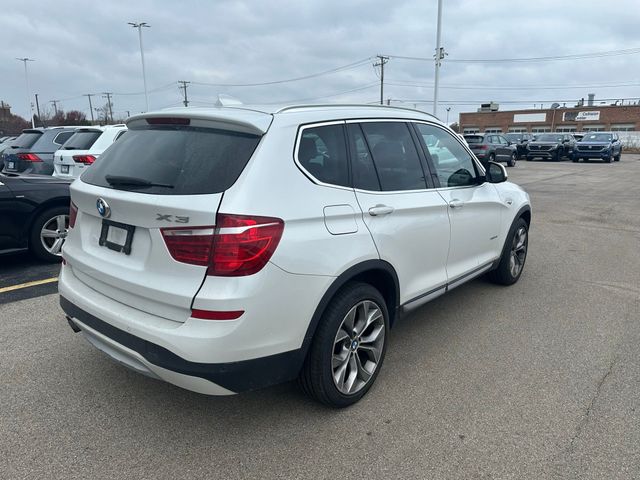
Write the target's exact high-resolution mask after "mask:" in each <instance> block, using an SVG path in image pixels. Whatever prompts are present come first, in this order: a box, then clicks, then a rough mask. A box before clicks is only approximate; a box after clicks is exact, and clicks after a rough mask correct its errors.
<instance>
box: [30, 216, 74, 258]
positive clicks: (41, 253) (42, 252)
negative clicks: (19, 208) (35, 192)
mask: <svg viewBox="0 0 640 480" xmlns="http://www.w3.org/2000/svg"><path fill="white" fill-rule="evenodd" d="M60 215H66V216H67V221H68V217H69V207H53V208H49V209H48V210H45V211H44V212H42V213H41V214H40V215H38V216H37V217H36V219H35V220H34V221H33V224H32V225H31V229H30V230H29V249H30V250H31V253H33V254H34V255H35V256H36V257H38V258H39V259H40V260H43V261H45V262H49V263H54V262H59V261H61V260H62V256H61V255H54V254H52V253H50V252H48V251H47V249H46V248H45V247H44V245H43V244H42V241H41V238H40V233H41V231H42V228H43V227H44V226H45V224H47V223H48V222H50V221H51V220H52V219H54V218H56V217H58V216H60Z"/></svg>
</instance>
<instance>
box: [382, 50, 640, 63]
mask: <svg viewBox="0 0 640 480" xmlns="http://www.w3.org/2000/svg"><path fill="white" fill-rule="evenodd" d="M638 53H640V48H626V49H622V50H607V51H604V52H592V53H578V54H573V55H552V56H547V57H526V58H448V59H447V62H448V63H525V62H548V61H557V60H582V59H586V58H601V57H615V56H619V55H635V54H638ZM387 56H388V57H389V58H392V59H398V60H416V61H421V62H433V58H426V57H408V56H403V55H387Z"/></svg>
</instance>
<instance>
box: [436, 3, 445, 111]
mask: <svg viewBox="0 0 640 480" xmlns="http://www.w3.org/2000/svg"><path fill="white" fill-rule="evenodd" d="M441 39H442V0H438V23H437V26H436V54H435V55H434V56H433V58H434V59H435V61H436V71H435V75H434V79H433V80H434V81H433V114H434V115H435V116H436V117H437V116H438V86H439V84H440V65H441V63H442V60H443V59H444V57H445V55H446V52H445V51H444V47H443V46H442V44H441Z"/></svg>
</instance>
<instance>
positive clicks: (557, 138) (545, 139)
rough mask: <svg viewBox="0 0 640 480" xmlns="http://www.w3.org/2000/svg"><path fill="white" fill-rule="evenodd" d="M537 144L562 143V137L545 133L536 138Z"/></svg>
mask: <svg viewBox="0 0 640 480" xmlns="http://www.w3.org/2000/svg"><path fill="white" fill-rule="evenodd" d="M536 142H557V143H560V142H562V135H557V134H555V133H543V134H541V135H538V137H537V138H536Z"/></svg>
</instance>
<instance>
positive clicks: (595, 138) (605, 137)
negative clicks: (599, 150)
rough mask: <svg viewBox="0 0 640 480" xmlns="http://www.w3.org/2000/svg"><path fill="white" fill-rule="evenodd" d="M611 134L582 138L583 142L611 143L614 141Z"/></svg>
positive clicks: (589, 134) (598, 134)
mask: <svg viewBox="0 0 640 480" xmlns="http://www.w3.org/2000/svg"><path fill="white" fill-rule="evenodd" d="M612 137H613V136H612V135H611V134H610V133H588V134H586V135H585V136H584V137H582V140H581V141H582V142H610V141H611V139H612Z"/></svg>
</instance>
